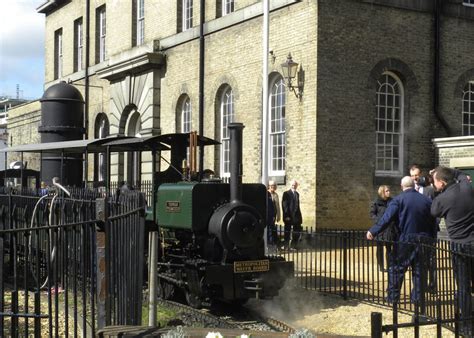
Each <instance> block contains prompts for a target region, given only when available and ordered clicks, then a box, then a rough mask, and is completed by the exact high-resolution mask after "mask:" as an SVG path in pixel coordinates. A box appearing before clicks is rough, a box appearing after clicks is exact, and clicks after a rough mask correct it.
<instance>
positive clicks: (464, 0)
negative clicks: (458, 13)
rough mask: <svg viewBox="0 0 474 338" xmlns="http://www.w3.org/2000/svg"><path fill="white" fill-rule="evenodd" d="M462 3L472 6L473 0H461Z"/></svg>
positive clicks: (473, 5) (473, 4)
mask: <svg viewBox="0 0 474 338" xmlns="http://www.w3.org/2000/svg"><path fill="white" fill-rule="evenodd" d="M462 4H463V5H464V6H469V7H474V0H463V2H462Z"/></svg>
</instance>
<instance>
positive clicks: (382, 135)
mask: <svg viewBox="0 0 474 338" xmlns="http://www.w3.org/2000/svg"><path fill="white" fill-rule="evenodd" d="M377 87H378V88H377V94H376V96H377V97H376V99H377V101H376V111H377V112H376V114H377V115H376V117H375V123H376V143H375V147H376V153H375V171H376V174H379V175H380V174H382V175H399V174H400V173H401V172H402V165H403V163H402V162H403V161H402V160H403V158H402V154H403V87H402V84H401V81H400V80H399V79H398V78H397V77H396V76H395V75H394V74H392V73H384V74H383V75H382V76H381V77H380V79H379V80H378V83H377Z"/></svg>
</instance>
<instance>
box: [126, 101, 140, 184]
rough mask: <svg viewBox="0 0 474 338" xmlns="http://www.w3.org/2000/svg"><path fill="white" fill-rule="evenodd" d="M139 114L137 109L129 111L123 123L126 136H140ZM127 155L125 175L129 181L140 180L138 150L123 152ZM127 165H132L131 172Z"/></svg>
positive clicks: (132, 182)
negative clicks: (124, 123) (125, 122)
mask: <svg viewBox="0 0 474 338" xmlns="http://www.w3.org/2000/svg"><path fill="white" fill-rule="evenodd" d="M141 127H142V122H141V116H140V113H139V112H138V111H137V110H133V111H131V112H130V115H129V117H128V120H127V124H126V125H125V130H126V131H127V134H126V136H132V137H142V136H141V133H140V132H141ZM125 155H126V156H127V158H126V161H125V163H127V166H126V168H127V173H126V175H125V177H126V178H127V181H130V182H129V183H131V184H134V183H135V182H137V181H140V178H141V162H140V152H138V151H134V152H127V153H126V154H125ZM129 165H131V167H132V170H133V171H132V172H131V173H129V172H128V169H129Z"/></svg>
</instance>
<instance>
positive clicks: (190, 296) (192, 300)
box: [186, 290, 202, 309]
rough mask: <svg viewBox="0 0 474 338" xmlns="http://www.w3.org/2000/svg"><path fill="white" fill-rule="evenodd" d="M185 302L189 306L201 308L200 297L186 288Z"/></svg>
mask: <svg viewBox="0 0 474 338" xmlns="http://www.w3.org/2000/svg"><path fill="white" fill-rule="evenodd" d="M186 302H187V303H188V305H189V306H191V307H193V308H195V309H200V308H202V299H201V297H199V296H198V295H195V294H194V293H191V292H190V291H188V290H186Z"/></svg>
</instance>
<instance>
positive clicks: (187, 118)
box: [181, 96, 192, 133]
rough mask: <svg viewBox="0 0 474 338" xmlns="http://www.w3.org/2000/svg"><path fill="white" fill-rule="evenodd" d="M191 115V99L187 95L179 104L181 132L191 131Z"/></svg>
mask: <svg viewBox="0 0 474 338" xmlns="http://www.w3.org/2000/svg"><path fill="white" fill-rule="evenodd" d="M191 116H192V107H191V100H190V98H189V96H187V97H186V99H185V100H184V101H183V105H182V106H181V132H182V133H190V132H191V127H192V123H191Z"/></svg>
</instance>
